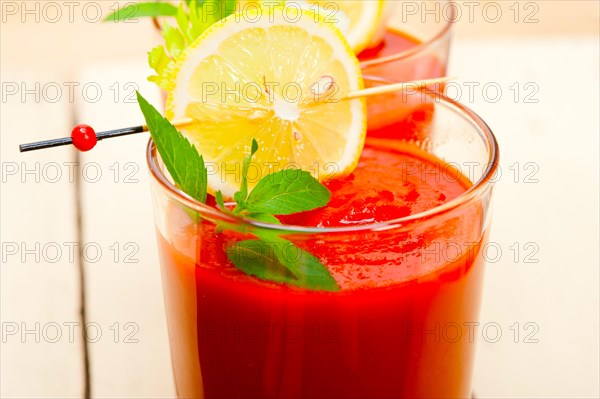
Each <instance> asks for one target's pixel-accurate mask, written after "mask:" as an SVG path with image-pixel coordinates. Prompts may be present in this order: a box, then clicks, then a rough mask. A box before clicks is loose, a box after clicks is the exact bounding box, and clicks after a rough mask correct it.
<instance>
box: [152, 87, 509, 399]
mask: <svg viewBox="0 0 600 399" xmlns="http://www.w3.org/2000/svg"><path fill="white" fill-rule="evenodd" d="M406 95H410V96H418V101H419V102H420V103H422V104H425V105H426V106H427V107H428V112H427V113H426V114H422V115H419V116H418V117H416V116H415V115H414V113H413V115H411V116H410V123H407V122H406V120H405V119H406V118H405V114H404V113H403V112H402V113H400V116H398V118H397V119H398V120H395V119H394V114H393V112H391V109H393V105H394V103H393V102H394V101H396V102H397V103H396V105H397V107H401V106H402V104H404V101H403V100H404V99H403V97H404V96H402V95H392V96H390V95H389V94H385V95H381V96H375V97H372V98H370V99H369V101H370V102H369V104H370V105H369V106H370V108H372V109H370V110H369V129H370V130H369V132H368V134H367V139H366V145H365V148H364V150H363V153H362V156H361V159H360V162H359V164H358V166H357V168H356V170H355V171H354V172H353V173H352V175H350V176H348V177H345V178H338V179H333V180H329V181H327V182H326V183H325V184H326V185H327V187H328V188H329V190H330V191H331V193H332V197H331V201H330V203H329V205H327V206H326V207H324V208H321V209H316V210H313V211H309V212H304V213H301V214H296V215H291V216H285V217H281V218H280V220H281V222H282V223H283V224H282V225H269V224H265V223H260V222H256V221H251V220H245V219H238V218H236V217H234V216H231V215H229V214H224V213H222V212H220V211H219V210H217V209H216V208H215V207H213V206H210V205H205V204H201V203H198V202H196V201H194V200H193V199H192V198H191V197H189V196H187V195H186V194H185V193H183V192H181V191H180V190H178V189H177V188H176V187H175V186H174V185H173V183H172V181H171V179H170V178H169V176H168V172H166V170H165V169H164V167H163V165H162V163H161V161H160V157H159V155H158V153H157V151H156V148H155V146H154V144H153V143H152V141H150V143H149V145H148V149H147V159H148V166H149V170H150V175H151V182H152V183H151V184H152V192H153V202H154V210H155V212H154V213H155V221H156V229H157V235H158V250H159V255H160V262H161V270H162V279H163V287H164V297H165V306H166V314H167V320H168V327H169V336H170V345H171V354H172V362H173V369H174V375H175V383H176V388H177V394H178V396H179V397H181V398H206V399H212V398H242V399H243V398H286V399H287V398H373V399H374V398H400V397H402V398H420V397H427V398H434V397H435V398H449V397H453V398H454V397H467V396H469V395H470V392H471V372H472V367H473V359H474V349H475V346H474V342H473V339H472V337H471V334H468V332H469V330H468V328H469V326H472V325H473V323H476V322H477V320H478V312H479V303H480V298H481V291H482V281H483V272H484V262H483V259H482V256H481V248H482V246H484V245H485V243H486V240H487V237H488V231H489V225H490V213H489V211H488V210H489V204H490V199H491V194H492V186H493V184H492V181H493V176H494V174H495V171H496V169H497V167H498V148H497V143H496V140H495V138H494V136H493V134H492V132H491V130H490V129H489V127H488V126H487V125H486V124H485V122H484V121H482V120H481V119H480V118H479V117H478V116H477V115H476V114H475V113H473V112H472V111H470V110H469V109H467V108H466V107H464V106H463V105H460V104H458V103H456V102H454V101H452V100H450V99H447V98H445V97H443V96H442V95H441V94H439V93H438V92H433V91H432V92H419V93H412V94H406ZM412 100H414V101H417V100H416V99H411V101H412ZM390 102H392V104H391V106H392V107H390ZM381 104H385V105H386V106H383V105H381ZM415 113H421V111H420V110H417V111H415ZM372 126H375V127H376V129H375V130H373V131H374V132H375V133H377V134H371V133H372V130H371V129H372ZM213 173H219V172H218V171H213ZM223 223H224V224H230V225H235V226H238V227H239V228H238V229H236V230H238V231H240V230H243V231H245V233H244V234H241V233H239V232H235V233H233V232H231V231H228V230H224V231H222V230H220V229H218V230H217V231H215V226H216V225H217V224H223ZM258 230H260V231H268V232H269V233H271V234H276V235H278V236H281V237H284V238H286V239H287V240H289V241H291V242H292V243H294V244H295V246H296V247H298V248H301V249H303V250H305V251H308V252H310V253H311V254H313V255H314V256H315V257H316V258H318V259H319V260H320V262H321V263H322V264H323V265H325V267H326V268H327V269H328V270H329V272H330V273H331V275H332V276H333V277H334V278H335V280H336V282H337V284H338V285H339V287H340V290H339V291H335V292H329V291H327V292H325V291H319V290H310V289H302V288H298V287H291V286H286V285H280V284H276V283H272V282H268V281H264V280H259V279H257V278H255V277H252V276H249V275H246V274H244V273H243V272H241V271H240V270H238V269H236V268H235V267H234V266H233V264H232V263H230V262H229V260H228V257H227V254H226V253H225V251H226V250H225V248H227V247H228V246H229V245H231V244H232V243H235V242H236V241H238V240H240V239H242V238H243V237H246V236H248V237H251V236H252V233H253V232H254V231H258ZM246 238H247V237H246ZM292 248H293V247H292ZM286 256H288V255H286ZM289 256H291V257H293V256H295V254H294V251H293V250H291V251H290V253H289Z"/></svg>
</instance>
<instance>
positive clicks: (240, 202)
mask: <svg viewBox="0 0 600 399" xmlns="http://www.w3.org/2000/svg"><path fill="white" fill-rule="evenodd" d="M256 151H258V143H257V142H256V140H255V139H252V144H251V145H250V154H249V155H246V156H245V157H244V163H243V164H242V184H241V186H240V191H238V192H237V193H235V194H234V195H233V199H234V201H235V202H236V209H234V212H236V210H237V211H239V210H241V209H242V208H244V202H245V201H246V197H248V169H249V168H250V162H252V157H253V156H254V154H256Z"/></svg>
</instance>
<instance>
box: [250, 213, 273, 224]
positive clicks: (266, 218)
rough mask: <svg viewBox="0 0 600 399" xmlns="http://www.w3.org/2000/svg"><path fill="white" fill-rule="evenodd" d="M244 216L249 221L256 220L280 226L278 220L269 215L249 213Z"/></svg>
mask: <svg viewBox="0 0 600 399" xmlns="http://www.w3.org/2000/svg"><path fill="white" fill-rule="evenodd" d="M244 216H246V217H247V218H250V219H254V220H258V221H259V222H264V223H271V224H281V222H280V221H279V219H277V218H276V217H275V216H273V215H271V214H270V213H265V212H249V213H247V214H245V215H244Z"/></svg>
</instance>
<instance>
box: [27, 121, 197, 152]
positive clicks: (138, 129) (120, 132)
mask: <svg viewBox="0 0 600 399" xmlns="http://www.w3.org/2000/svg"><path fill="white" fill-rule="evenodd" d="M192 121H193V120H192V119H190V118H182V119H179V120H176V121H173V122H171V123H172V124H173V125H174V126H176V127H177V126H184V125H188V124H190V123H192ZM147 131H148V126H146V125H140V126H132V127H123V128H120V129H114V130H107V131H105V132H98V133H96V139H97V141H100V140H102V139H110V138H113V137H121V136H127V135H130V134H136V133H143V132H147ZM69 144H73V139H71V137H63V138H60V139H52V140H44V141H36V142H35V143H27V144H21V145H19V151H21V152H27V151H34V150H41V149H42V148H50V147H59V146H62V145H69Z"/></svg>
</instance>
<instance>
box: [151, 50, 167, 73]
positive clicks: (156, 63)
mask: <svg viewBox="0 0 600 399" xmlns="http://www.w3.org/2000/svg"><path fill="white" fill-rule="evenodd" d="M169 62H171V59H170V58H169V56H168V55H167V53H166V52H165V48H164V47H163V46H156V47H154V48H153V49H152V50H150V52H149V53H148V64H149V65H150V67H151V68H152V69H154V70H155V71H156V73H158V74H159V75H162V74H163V73H164V71H165V69H166V68H167V66H168V65H169Z"/></svg>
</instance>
